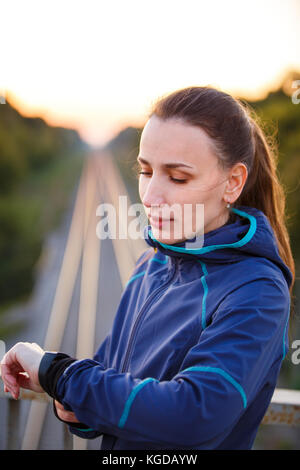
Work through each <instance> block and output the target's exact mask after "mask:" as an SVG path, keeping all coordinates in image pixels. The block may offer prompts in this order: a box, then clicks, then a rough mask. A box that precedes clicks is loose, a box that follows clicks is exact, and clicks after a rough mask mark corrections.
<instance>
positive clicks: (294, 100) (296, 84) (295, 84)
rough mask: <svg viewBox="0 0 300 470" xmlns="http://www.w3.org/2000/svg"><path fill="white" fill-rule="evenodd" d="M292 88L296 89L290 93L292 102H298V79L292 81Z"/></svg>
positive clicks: (299, 94)
mask: <svg viewBox="0 0 300 470" xmlns="http://www.w3.org/2000/svg"><path fill="white" fill-rule="evenodd" d="M292 88H296V91H294V93H293V94H292V102H293V104H299V103H300V80H294V81H293V83H292Z"/></svg>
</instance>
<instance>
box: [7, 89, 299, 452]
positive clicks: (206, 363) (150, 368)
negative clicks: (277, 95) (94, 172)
mask: <svg viewBox="0 0 300 470" xmlns="http://www.w3.org/2000/svg"><path fill="white" fill-rule="evenodd" d="M138 161H139V165H140V176H139V191H140V197H141V200H142V202H143V204H144V207H145V211H146V214H147V216H148V217H149V220H150V225H149V226H147V227H146V230H145V239H146V242H147V243H148V244H149V245H150V248H149V249H148V250H146V252H145V253H143V254H142V256H141V257H140V259H139V260H138V263H137V265H136V267H135V271H134V273H133V274H132V277H131V279H130V280H129V282H128V284H127V286H126V288H125V290H124V292H123V294H122V298H121V301H120V305H119V308H118V311H117V313H116V317H115V320H114V324H113V328H112V330H111V332H110V334H109V335H108V336H107V337H106V339H105V341H104V342H103V344H102V345H101V346H100V348H99V350H98V351H97V353H96V354H95V356H94V357H93V358H91V359H85V360H76V358H72V357H70V356H68V355H67V354H63V353H51V352H45V351H43V350H42V349H41V348H40V347H39V346H38V345H36V344H29V343H18V344H17V345H15V346H14V347H13V348H12V349H11V350H10V351H8V353H7V354H6V355H5V357H4V358H3V361H2V365H1V370H2V377H3V380H4V382H5V387H6V390H7V391H11V393H12V394H13V396H14V397H17V396H18V393H19V387H25V388H30V389H32V390H35V391H43V390H45V391H46V392H47V393H48V394H49V395H50V396H51V397H53V399H54V404H55V406H54V411H55V413H56V415H57V417H58V418H59V419H61V420H64V421H65V422H67V423H69V426H70V431H71V432H73V433H74V434H77V435H79V436H81V437H86V438H94V437H97V436H100V435H103V441H102V449H120V450H121V449H250V448H251V447H252V444H253V441H254V439H255V436H256V433H257V429H258V426H259V424H260V422H261V420H262V418H263V416H264V414H265V412H266V409H267V407H268V405H269V403H270V400H271V397H272V394H273V391H274V388H275V385H276V381H277V378H278V374H279V371H280V367H281V364H282V360H283V359H284V357H285V355H286V353H287V350H288V323H289V312H290V298H291V294H292V288H293V283H294V276H295V271H294V262H293V257H292V254H291V249H290V243H289V237H288V233H287V229H286V225H285V197H284V191H283V189H282V187H281V185H280V183H279V181H278V179H277V176H276V165H275V157H274V154H273V152H272V149H271V147H270V146H269V145H268V143H267V141H266V138H265V137H264V134H263V131H262V130H261V128H260V127H259V125H258V124H256V122H255V121H254V119H253V118H252V117H251V115H250V112H249V111H248V110H247V108H246V107H245V106H243V105H242V104H241V103H240V102H239V101H237V100H235V99H234V98H233V97H231V96H230V95H228V94H226V93H223V92H221V91H218V90H215V89H213V88H210V87H189V88H185V89H181V90H178V91H175V92H173V93H171V94H169V95H167V96H165V97H162V98H161V99H159V100H158V101H157V102H156V103H155V105H154V107H153V109H152V110H151V113H150V115H149V119H148V121H147V123H146V126H145V128H144V130H143V133H142V136H141V141H140V152H139V156H138ZM197 204H198V205H197ZM199 204H200V206H201V205H202V207H204V225H202V229H203V230H202V235H203V234H204V235H203V236H202V237H201V227H200V229H199V225H197V224H196V223H195V217H194V218H193V217H191V214H192V216H195V215H196V210H198V209H199ZM173 205H174V207H175V209H174V210H173V211H171V212H169V213H168V215H167V216H166V215H165V214H166V212H165V211H164V209H165V208H166V207H167V208H169V207H171V206H173ZM186 205H190V207H192V212H189V215H186V214H188V213H185V212H184V211H182V210H180V209H182V208H183V207H186ZM182 213H183V214H184V215H182ZM191 220H192V225H191V223H190V222H191ZM200 225H201V224H200ZM186 227H188V230H187V232H185V233H187V236H182V233H181V236H180V235H178V233H180V229H182V228H184V229H185V228H186ZM199 233H200V237H198V236H197V235H198V234H199ZM199 240H200V246H199ZM24 372H26V373H27V374H24Z"/></svg>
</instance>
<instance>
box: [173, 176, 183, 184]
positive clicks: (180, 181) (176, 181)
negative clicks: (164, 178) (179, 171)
mask: <svg viewBox="0 0 300 470" xmlns="http://www.w3.org/2000/svg"><path fill="white" fill-rule="evenodd" d="M170 179H171V181H174V183H177V184H184V183H186V182H187V180H180V179H178V178H172V176H170Z"/></svg>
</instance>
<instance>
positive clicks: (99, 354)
mask: <svg viewBox="0 0 300 470" xmlns="http://www.w3.org/2000/svg"><path fill="white" fill-rule="evenodd" d="M151 250H152V249H150V250H149V249H147V250H146V251H144V252H143V253H142V254H141V255H140V257H139V258H138V260H137V262H136V266H135V269H134V271H133V274H132V276H134V275H135V274H136V271H137V267H138V266H139V263H141V261H142V259H143V258H146V256H147V254H148V253H149V251H151ZM124 292H125V291H124ZM124 292H123V294H124ZM116 321H117V318H115V320H114V322H115V323H116ZM118 323H119V321H118ZM112 330H113V327H112V328H111V330H110V331H109V332H108V334H107V335H106V337H105V339H104V340H103V342H102V343H101V346H100V347H99V348H98V350H97V351H96V353H95V354H94V356H93V360H94V361H97V362H100V363H101V364H102V366H103V367H107V357H108V350H109V346H110V342H111V336H112ZM66 424H69V423H66ZM69 431H70V432H71V433H72V434H75V435H76V436H79V437H82V438H85V439H94V438H96V437H99V436H101V435H102V434H103V432H102V431H96V430H94V429H92V428H89V427H88V426H85V425H83V426H76V427H74V426H72V425H71V426H69Z"/></svg>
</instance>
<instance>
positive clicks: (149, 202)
mask: <svg viewBox="0 0 300 470" xmlns="http://www.w3.org/2000/svg"><path fill="white" fill-rule="evenodd" d="M140 192H141V193H142V194H141V200H142V203H143V205H144V206H145V207H147V208H148V209H150V208H151V206H161V205H163V204H166V203H167V201H166V197H165V189H164V187H163V184H162V182H161V181H159V179H158V178H155V176H152V177H151V178H150V179H149V181H148V182H147V183H146V182H145V186H142V187H141V191H140Z"/></svg>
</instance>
